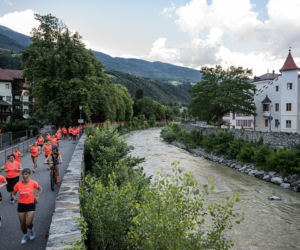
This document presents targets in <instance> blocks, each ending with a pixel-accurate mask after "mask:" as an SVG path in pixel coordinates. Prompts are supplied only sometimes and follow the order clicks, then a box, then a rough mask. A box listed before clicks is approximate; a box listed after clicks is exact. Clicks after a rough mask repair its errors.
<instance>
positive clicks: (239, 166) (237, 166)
mask: <svg viewBox="0 0 300 250" xmlns="http://www.w3.org/2000/svg"><path fill="white" fill-rule="evenodd" d="M234 168H235V169H236V170H239V169H240V168H242V166H241V165H236V166H235V167H234Z"/></svg>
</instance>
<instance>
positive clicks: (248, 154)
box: [236, 143, 253, 164]
mask: <svg viewBox="0 0 300 250" xmlns="http://www.w3.org/2000/svg"><path fill="white" fill-rule="evenodd" d="M252 156H253V148H252V147H251V146H250V144H248V143H245V144H244V146H243V147H242V148H241V150H240V152H239V153H238V154H237V156H236V158H237V159H238V160H239V162H240V163H242V164H243V163H245V162H250V161H251V160H252Z"/></svg>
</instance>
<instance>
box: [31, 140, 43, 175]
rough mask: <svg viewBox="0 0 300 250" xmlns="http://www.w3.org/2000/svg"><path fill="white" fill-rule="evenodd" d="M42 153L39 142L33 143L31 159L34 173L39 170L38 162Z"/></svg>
mask: <svg viewBox="0 0 300 250" xmlns="http://www.w3.org/2000/svg"><path fill="white" fill-rule="evenodd" d="M40 151H41V149H40V147H39V146H38V143H37V142H35V143H33V145H32V147H31V148H30V153H31V159H32V162H33V170H32V173H35V169H36V168H37V160H38V157H39V153H40Z"/></svg>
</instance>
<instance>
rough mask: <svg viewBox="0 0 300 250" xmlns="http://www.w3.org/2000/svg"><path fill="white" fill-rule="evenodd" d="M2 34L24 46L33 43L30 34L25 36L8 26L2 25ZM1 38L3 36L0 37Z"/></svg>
mask: <svg viewBox="0 0 300 250" xmlns="http://www.w3.org/2000/svg"><path fill="white" fill-rule="evenodd" d="M0 34H2V35H5V36H7V37H9V38H11V39H13V40H15V41H16V42H17V43H19V44H21V45H22V46H23V47H26V46H28V45H29V44H31V40H30V38H29V36H25V35H23V34H21V33H18V32H16V31H13V30H11V29H9V28H7V27H4V26H1V25H0ZM0 39H1V38H0Z"/></svg>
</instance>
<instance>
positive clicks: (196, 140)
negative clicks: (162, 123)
mask: <svg viewBox="0 0 300 250" xmlns="http://www.w3.org/2000/svg"><path fill="white" fill-rule="evenodd" d="M201 141H202V134H201V132H200V131H196V130H192V131H191V132H190V133H189V136H188V142H189V143H192V144H195V145H200V144H201Z"/></svg>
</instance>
